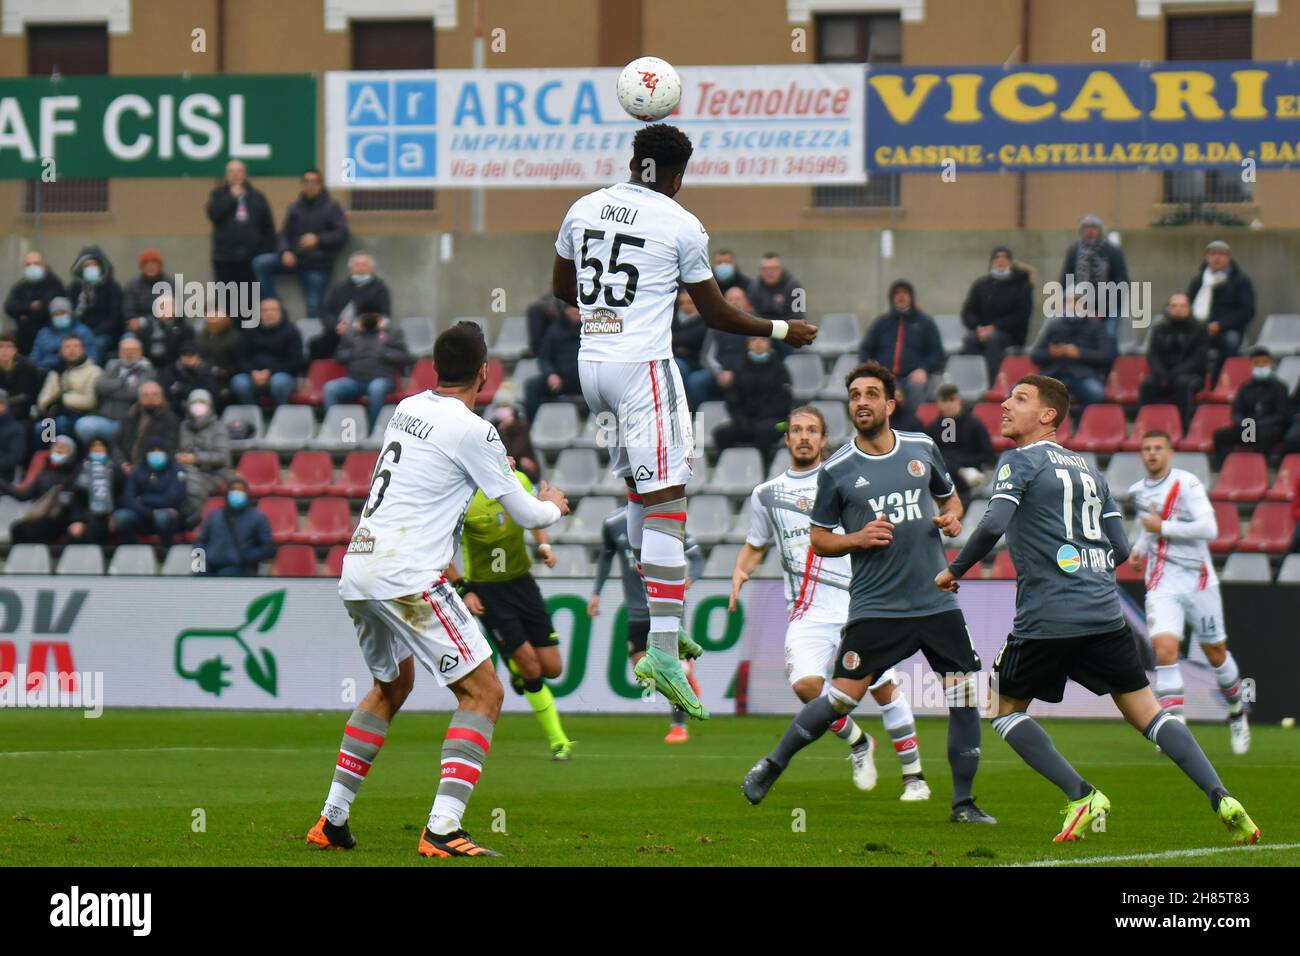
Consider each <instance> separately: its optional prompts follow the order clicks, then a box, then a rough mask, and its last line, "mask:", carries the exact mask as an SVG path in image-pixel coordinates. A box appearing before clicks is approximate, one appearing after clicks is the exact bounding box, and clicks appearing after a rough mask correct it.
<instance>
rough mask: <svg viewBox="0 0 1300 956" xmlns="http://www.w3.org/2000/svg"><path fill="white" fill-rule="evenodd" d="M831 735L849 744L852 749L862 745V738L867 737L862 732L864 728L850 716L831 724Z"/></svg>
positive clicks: (846, 715)
mask: <svg viewBox="0 0 1300 956" xmlns="http://www.w3.org/2000/svg"><path fill="white" fill-rule="evenodd" d="M831 733H833V734H834V735H835V736H836V737H839V738H840V740H843V741H845V742H846V743H848V745H849V746H850V747H856V746H857V745H858V744H860V743H862V738H863V737H865V736H866V734H864V733H863V732H862V728H861V727H859V726H858V724H857V721H855V720H854V719H853V718H852V717H850V716H849V715H848V714H845V715H844V716H843V717H841V718H840V719H839V720H837V721H835V723H833V724H831Z"/></svg>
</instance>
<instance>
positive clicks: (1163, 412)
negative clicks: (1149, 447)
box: [1119, 405, 1183, 451]
mask: <svg viewBox="0 0 1300 956" xmlns="http://www.w3.org/2000/svg"><path fill="white" fill-rule="evenodd" d="M1152 431H1155V432H1168V433H1169V436H1170V437H1171V438H1173V440H1174V442H1173V443H1174V445H1175V446H1176V445H1177V444H1178V441H1179V439H1181V438H1182V437H1183V418H1182V416H1181V415H1180V414H1179V413H1178V406H1177V405H1143V406H1142V407H1141V408H1139V409H1138V413H1137V419H1136V420H1135V421H1134V422H1133V434H1131V435H1129V437H1128V438H1126V439H1124V442H1123V444H1121V445H1120V446H1119V447H1120V449H1121V450H1123V451H1141V450H1142V436H1143V435H1145V434H1146V433H1147V432H1152Z"/></svg>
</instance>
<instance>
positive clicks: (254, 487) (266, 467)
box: [235, 449, 280, 498]
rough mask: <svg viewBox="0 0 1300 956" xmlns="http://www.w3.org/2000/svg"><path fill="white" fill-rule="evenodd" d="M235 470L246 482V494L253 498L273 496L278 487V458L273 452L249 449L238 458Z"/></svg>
mask: <svg viewBox="0 0 1300 956" xmlns="http://www.w3.org/2000/svg"><path fill="white" fill-rule="evenodd" d="M235 470H236V471H237V472H239V475H240V477H242V478H243V479H244V480H245V481H247V482H248V493H249V494H250V495H252V496H253V497H254V498H262V497H265V496H266V495H273V494H275V492H276V489H277V488H279V487H280V456H279V455H277V454H276V453H275V452H273V451H258V450H256V449H250V450H249V451H246V452H244V453H243V454H242V455H240V456H239V464H238V465H236V466H235Z"/></svg>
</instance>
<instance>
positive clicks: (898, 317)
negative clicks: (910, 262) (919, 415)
mask: <svg viewBox="0 0 1300 956" xmlns="http://www.w3.org/2000/svg"><path fill="white" fill-rule="evenodd" d="M889 302H890V307H889V311H888V312H886V313H885V314H884V315H881V316H878V317H877V318H876V320H875V321H874V322H872V323H871V326H870V328H868V329H867V334H866V335H864V336H863V337H862V345H861V347H859V349H858V361H859V362H879V363H880V364H881V365H883V366H885V368H887V369H891V370H892V371H893V373H894V378H895V379H896V380H897V381H898V385H899V387H900V388H901V389H902V391H903V392H905V393H906V394H907V404H908V405H909V406H910V407H911V408H919V407H920V406H921V404H922V403H923V402H925V401H926V400H927V399H928V398H929V393H930V387H931V384H930V377H931V376H932V375H937V374H938V373H939V372H941V371H943V365H944V361H945V356H944V353H943V339H942V337H940V335H939V326H937V325H935V324H934V319H932V318H930V317H929V316H928V315H926V314H925V313H924V312H922V311H921V310H920V309H918V308H917V307H916V292H915V290H914V289H913V288H912V283H910V282H908V281H907V280H906V279H895V280H894V281H893V282H891V283H890V284H889Z"/></svg>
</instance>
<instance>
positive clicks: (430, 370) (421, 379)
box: [401, 359, 438, 398]
mask: <svg viewBox="0 0 1300 956" xmlns="http://www.w3.org/2000/svg"><path fill="white" fill-rule="evenodd" d="M437 387H438V370H437V369H436V368H434V367H433V363H432V362H430V361H429V360H428V359H420V360H419V361H418V362H416V363H415V367H414V368H413V369H411V379H410V381H409V382H408V383H407V386H406V387H405V388H403V389H402V390H401V397H402V398H409V397H410V396H412V395H419V394H420V393H421V392H423V391H425V390H427V389H434V388H437Z"/></svg>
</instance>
